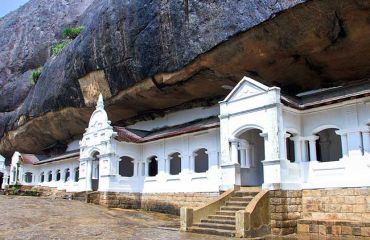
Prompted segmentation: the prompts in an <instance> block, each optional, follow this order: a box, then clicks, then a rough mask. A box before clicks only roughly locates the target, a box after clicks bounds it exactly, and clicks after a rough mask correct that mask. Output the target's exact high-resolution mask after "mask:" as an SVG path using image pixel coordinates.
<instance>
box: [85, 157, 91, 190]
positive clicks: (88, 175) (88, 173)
mask: <svg viewBox="0 0 370 240" xmlns="http://www.w3.org/2000/svg"><path fill="white" fill-rule="evenodd" d="M85 171H86V191H92V160H88V161H86V169H85Z"/></svg>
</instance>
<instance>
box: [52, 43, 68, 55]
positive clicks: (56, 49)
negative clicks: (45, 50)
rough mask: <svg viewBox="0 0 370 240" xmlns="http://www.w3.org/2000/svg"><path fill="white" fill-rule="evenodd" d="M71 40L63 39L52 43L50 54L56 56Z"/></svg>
mask: <svg viewBox="0 0 370 240" xmlns="http://www.w3.org/2000/svg"><path fill="white" fill-rule="evenodd" d="M70 42H71V40H63V41H61V42H59V43H56V44H54V45H53V46H52V47H51V52H52V55H53V56H54V57H56V56H58V55H59V53H60V52H61V51H62V49H63V48H65V47H66V46H68V44H69V43H70Z"/></svg>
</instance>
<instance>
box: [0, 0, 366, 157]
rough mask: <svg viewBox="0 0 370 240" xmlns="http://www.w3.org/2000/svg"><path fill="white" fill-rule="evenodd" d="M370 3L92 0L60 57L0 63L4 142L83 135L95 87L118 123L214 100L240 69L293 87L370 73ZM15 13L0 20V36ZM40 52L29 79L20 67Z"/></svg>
mask: <svg viewBox="0 0 370 240" xmlns="http://www.w3.org/2000/svg"><path fill="white" fill-rule="evenodd" d="M40 1H41V0H39V1H36V0H34V1H31V2H30V3H29V4H30V5H32V6H34V4H35V3H38V2H40ZM57 2H58V3H57ZM76 2H78V1H76ZM52 4H59V1H55V3H52ZM49 5H50V4H49ZM87 5H89V2H88V1H84V3H83V4H82V5H81V8H76V10H75V11H76V14H72V15H73V16H75V17H76V19H77V18H78V17H77V16H78V15H79V14H80V13H81V12H82V11H83V9H84V7H85V6H87ZM35 6H36V5H35ZM51 8H52V7H50V9H51ZM78 9H80V10H78ZM21 10H22V9H21ZM369 10H370V4H369V3H368V1H360V0H357V1H356V0H349V1H344V0H343V1H334V0H328V1H308V2H305V1H304V0H293V1H292V0H286V1H234V0H229V1H198V0H181V1H180V0H175V1H160V0H153V1H122V0H96V1H95V2H93V3H92V4H91V5H90V7H89V8H88V9H87V10H86V11H85V12H84V14H83V15H82V17H81V18H79V21H80V23H82V24H83V25H84V26H85V29H84V31H83V32H82V33H81V34H80V36H78V37H77V38H76V39H75V40H74V41H73V42H72V43H71V44H70V45H69V46H68V47H67V48H66V49H64V50H63V51H62V53H61V54H60V55H59V56H58V57H56V58H47V56H48V54H44V55H43V54H41V53H39V54H34V55H32V56H30V57H29V58H27V56H28V55H27V54H26V53H24V51H20V52H22V54H24V55H19V58H17V57H15V58H13V59H14V60H11V61H10V62H5V63H1V64H0V73H2V74H1V75H2V77H1V78H0V83H1V86H3V89H2V90H1V93H0V94H3V95H2V96H3V97H1V98H0V99H5V96H6V100H5V101H4V100H0V112H1V113H0V136H2V140H1V143H0V153H3V154H4V153H5V154H10V153H11V152H12V151H14V150H20V151H25V152H37V151H40V150H41V149H43V148H45V147H47V146H49V145H51V144H53V143H55V142H57V141H59V142H65V141H67V140H69V139H71V138H73V137H75V136H78V135H79V134H81V133H82V132H83V130H84V128H85V127H86V125H87V121H88V118H89V114H90V113H91V109H90V107H91V106H92V104H93V103H94V102H95V99H96V97H97V94H98V93H99V92H102V93H103V95H104V96H105V98H106V99H107V100H108V101H107V104H108V112H109V114H110V118H111V119H112V121H113V122H116V123H120V124H125V123H127V120H128V119H131V120H133V119H135V118H137V117H138V116H141V117H144V118H145V117H148V116H149V117H151V116H155V115H158V114H161V113H163V112H164V111H168V110H171V109H174V108H179V107H187V106H189V105H194V104H209V103H210V102H215V101H217V100H219V99H220V98H222V97H223V96H225V95H226V94H227V92H228V90H227V89H228V88H229V86H233V85H235V84H236V82H237V81H238V80H240V79H241V77H242V76H244V75H248V76H251V77H254V78H256V79H258V80H260V81H262V82H264V83H266V84H269V85H277V86H280V87H281V88H282V90H283V91H285V92H288V93H290V94H294V93H296V92H299V91H303V90H309V89H314V88H320V87H329V86H336V85H339V84H346V83H349V82H351V81H355V80H359V79H364V78H368V77H369V73H370V66H369V64H368V63H369V62H370V44H369V42H370V39H369V38H370V21H369ZM77 13H78V14H77ZM17 14H19V11H18V12H16V13H13V14H12V15H14V16H17ZM40 14H41V13H39V15H40ZM12 15H10V16H7V17H6V18H4V19H2V20H1V22H0V36H1V35H3V34H2V33H3V32H4V31H9V29H11V27H9V26H10V25H11V24H10V22H11V21H14V18H15V17H14V16H12ZM37 16H38V15H37V14H35V15H34V18H37ZM4 26H6V27H4ZM60 26H63V24H61V25H60ZM3 29H6V30H3ZM59 31H60V30H59ZM22 32H23V34H25V35H26V36H28V35H32V34H31V33H30V32H29V28H26V30H25V31H22ZM55 34H56V33H55ZM0 41H1V40H0ZM33 42H36V43H38V42H42V41H40V40H34V41H33ZM50 42H52V40H50V41H49V42H47V43H50ZM25 43H27V42H25ZM5 45H7V46H6V47H4V48H5V49H7V48H8V49H9V48H10V47H9V46H10V45H11V43H10V42H8V43H7V44H5ZM25 45H27V44H25ZM45 45H48V44H45ZM28 46H29V45H28ZM40 49H41V48H40ZM46 49H47V48H46ZM45 51H46V50H45ZM3 52H4V51H3ZM41 52H42V51H41ZM1 53H2V51H1V48H0V54H1ZM39 56H44V57H39ZM45 56H46V57H45ZM46 58H47V60H46ZM22 59H24V61H23V60H22ZM38 59H40V60H38ZM41 60H44V61H46V64H45V67H44V70H43V72H42V74H41V76H40V79H39V80H38V82H37V84H36V85H35V86H34V87H32V88H30V87H29V86H28V85H27V79H28V78H29V75H30V72H29V71H27V70H28V69H30V68H34V67H35V66H37V65H39V64H42V61H41ZM1 61H2V60H1ZM27 62H30V63H32V64H30V63H28V65H27ZM15 63H19V64H18V65H20V66H22V67H18V68H14V67H11V66H13V65H17V64H15ZM9 66H10V67H9ZM4 69H5V70H4ZM14 69H16V70H14ZM15 75H16V76H17V77H16V79H17V80H16V81H14V80H12V79H14V77H13V76H15ZM4 86H7V87H6V88H5V87H4ZM225 86H226V87H225ZM4 89H5V91H4ZM10 92H14V93H18V92H19V93H20V94H13V95H11V94H10Z"/></svg>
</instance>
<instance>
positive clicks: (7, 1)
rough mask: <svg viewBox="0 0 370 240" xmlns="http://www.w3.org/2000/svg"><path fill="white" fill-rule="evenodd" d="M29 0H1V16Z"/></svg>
mask: <svg viewBox="0 0 370 240" xmlns="http://www.w3.org/2000/svg"><path fill="white" fill-rule="evenodd" d="M28 1H29V0H0V18H1V17H3V16H5V15H6V14H7V13H9V12H11V11H14V10H15V9H17V8H19V7H20V6H22V5H23V4H25V3H26V2H28Z"/></svg>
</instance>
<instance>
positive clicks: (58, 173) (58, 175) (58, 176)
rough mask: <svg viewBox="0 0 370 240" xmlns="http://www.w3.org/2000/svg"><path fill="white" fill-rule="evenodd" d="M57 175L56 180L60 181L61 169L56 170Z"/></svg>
mask: <svg viewBox="0 0 370 240" xmlns="http://www.w3.org/2000/svg"><path fill="white" fill-rule="evenodd" d="M55 174H56V180H57V181H60V170H59V169H58V170H56V172H55Z"/></svg>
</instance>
